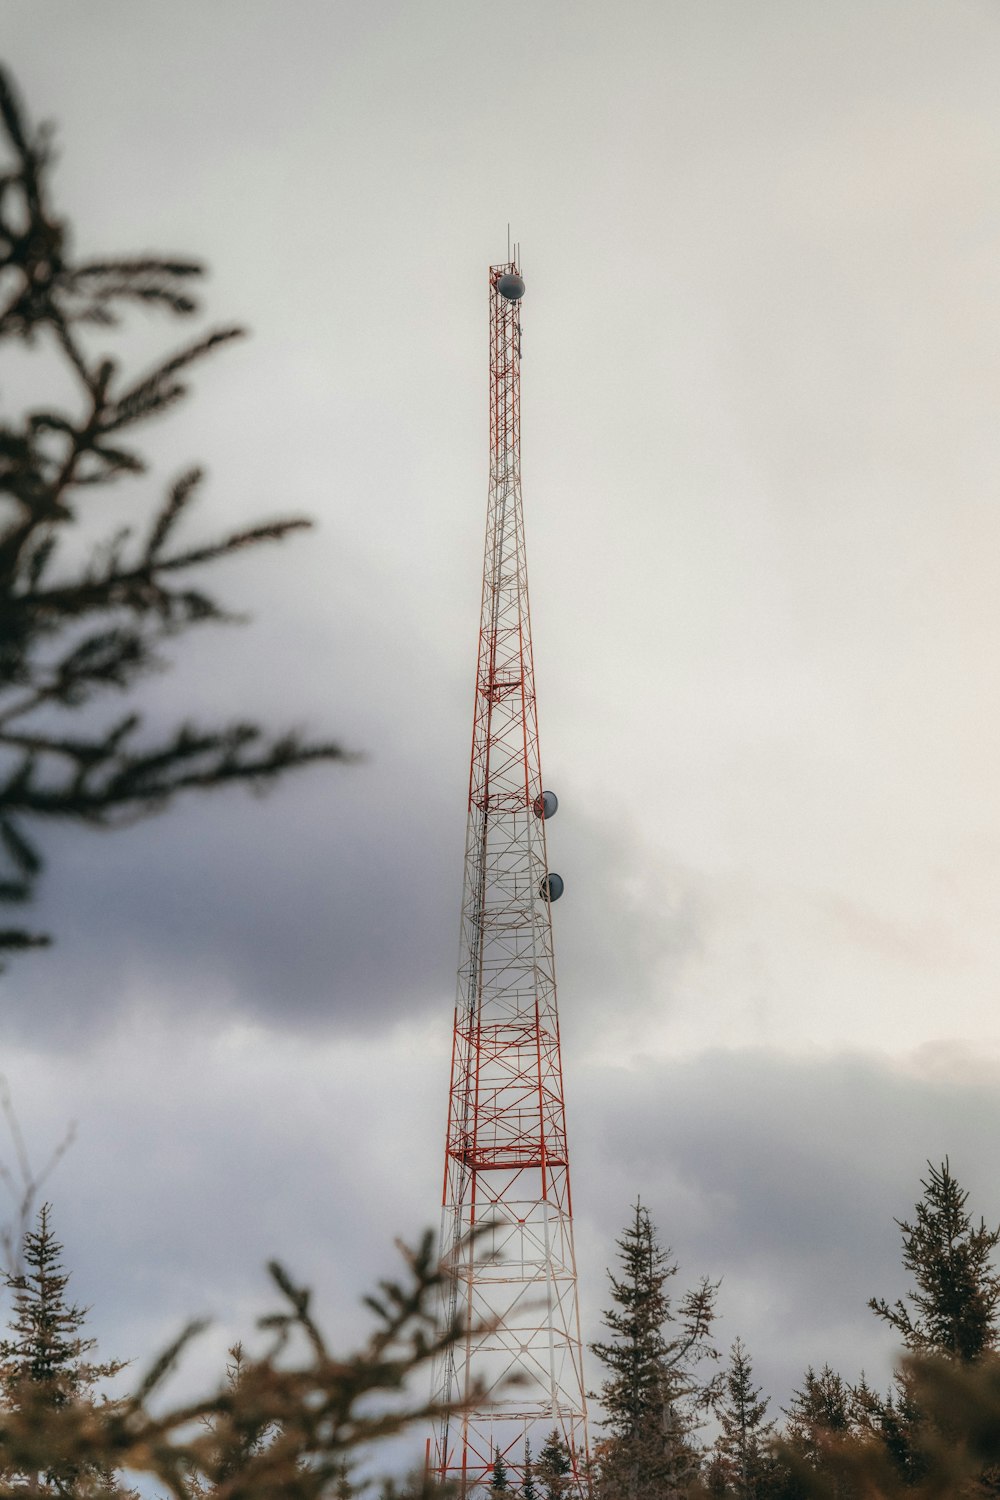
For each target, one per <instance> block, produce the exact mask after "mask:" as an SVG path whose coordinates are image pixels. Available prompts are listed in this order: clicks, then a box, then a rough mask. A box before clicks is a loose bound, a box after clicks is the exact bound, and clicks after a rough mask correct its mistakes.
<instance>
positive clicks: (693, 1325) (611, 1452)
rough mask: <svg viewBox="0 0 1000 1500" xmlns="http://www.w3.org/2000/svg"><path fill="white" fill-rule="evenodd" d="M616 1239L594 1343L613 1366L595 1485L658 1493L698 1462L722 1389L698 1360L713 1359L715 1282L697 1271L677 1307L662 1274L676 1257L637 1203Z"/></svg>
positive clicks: (604, 1392) (616, 1491)
mask: <svg viewBox="0 0 1000 1500" xmlns="http://www.w3.org/2000/svg"><path fill="white" fill-rule="evenodd" d="M617 1244H618V1251H619V1263H620V1266H621V1274H620V1275H619V1276H615V1275H614V1274H613V1273H612V1272H611V1271H609V1272H608V1277H609V1280H610V1282H611V1295H612V1301H613V1303H614V1306H612V1307H611V1308H609V1309H608V1310H607V1311H606V1312H605V1313H604V1324H605V1327H606V1328H608V1329H609V1330H610V1332H611V1334H612V1338H611V1339H610V1340H609V1341H608V1342H606V1343H595V1344H592V1345H591V1348H592V1349H593V1352H594V1353H595V1354H596V1355H597V1357H598V1359H600V1360H601V1362H602V1363H603V1364H604V1365H605V1367H606V1368H607V1370H608V1371H609V1375H608V1378H607V1379H606V1380H605V1381H604V1382H603V1384H602V1386H601V1391H600V1399H601V1401H602V1403H603V1406H604V1411H605V1419H604V1426H605V1428H606V1430H607V1432H608V1436H607V1438H606V1439H605V1440H604V1441H603V1443H601V1444H600V1445H599V1449H598V1469H599V1479H598V1490H599V1492H600V1493H601V1494H602V1495H604V1496H606V1497H607V1500H615V1497H617V1496H619V1495H621V1496H628V1497H629V1500H645V1497H647V1496H648V1497H650V1500H654V1497H656V1500H658V1497H660V1496H661V1495H662V1494H664V1493H670V1492H674V1491H676V1490H679V1489H680V1488H682V1487H683V1485H684V1484H685V1483H687V1482H688V1480H690V1479H691V1478H692V1477H693V1475H694V1474H695V1473H696V1472H697V1469H698V1461H699V1460H698V1449H697V1445H696V1442H695V1440H694V1434H695V1431H696V1429H697V1426H698V1425H699V1422H700V1413H701V1412H703V1411H704V1410H706V1409H707V1408H708V1407H709V1406H710V1405H711V1404H712V1402H713V1401H714V1400H715V1397H716V1395H717V1392H718V1379H717V1378H713V1379H709V1380H707V1381H706V1380H704V1379H703V1378H702V1376H701V1374H700V1372H699V1368H698V1367H699V1365H700V1364H701V1362H702V1361H703V1360H705V1359H708V1360H715V1359H717V1358H718V1353H717V1351H716V1350H715V1349H714V1347H713V1346H712V1343H711V1329H712V1323H713V1321H714V1318H715V1297H716V1293H717V1291H718V1283H712V1282H709V1281H708V1280H707V1279H705V1280H702V1282H701V1283H700V1284H699V1286H698V1287H696V1288H695V1289H694V1290H693V1291H689V1292H687V1293H686V1294H685V1295H684V1297H683V1298H682V1299H681V1301H680V1303H679V1304H678V1306H677V1307H676V1309H675V1308H674V1306H673V1303H672V1301H671V1298H670V1295H669V1293H668V1291H667V1283H668V1281H669V1279H670V1278H671V1277H672V1276H674V1275H676V1273H677V1264H676V1262H674V1261H671V1260H670V1258H669V1255H668V1254H667V1253H665V1252H664V1251H663V1250H662V1249H661V1247H660V1244H659V1242H658V1240H657V1236H656V1230H655V1228H654V1226H653V1224H652V1221H651V1219H650V1217H649V1211H648V1209H646V1208H645V1207H644V1206H643V1204H642V1203H641V1202H638V1201H637V1202H636V1205H635V1210H634V1214H633V1218H632V1222H631V1223H630V1224H629V1225H628V1226H627V1227H626V1229H625V1230H624V1231H623V1233H622V1234H621V1236H620V1238H619V1239H618V1241H617Z"/></svg>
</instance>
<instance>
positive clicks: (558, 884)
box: [538, 870, 566, 901]
mask: <svg viewBox="0 0 1000 1500" xmlns="http://www.w3.org/2000/svg"><path fill="white" fill-rule="evenodd" d="M565 889H566V887H565V885H564V884H563V878H562V876H561V875H557V874H556V872H555V870H553V871H552V874H551V875H546V876H545V879H544V880H543V881H542V882H541V884H540V885H539V887H538V894H539V895H540V896H541V898H542V900H543V901H546V900H548V901H558V900H559V897H560V896H561V895H562V893H563V891H564V890H565Z"/></svg>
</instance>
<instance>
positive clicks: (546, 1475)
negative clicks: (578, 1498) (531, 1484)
mask: <svg viewBox="0 0 1000 1500" xmlns="http://www.w3.org/2000/svg"><path fill="white" fill-rule="evenodd" d="M537 1472H538V1481H539V1483H540V1484H541V1486H542V1495H543V1497H544V1500H562V1496H563V1495H565V1493H566V1491H567V1490H568V1489H569V1487H570V1480H571V1476H572V1473H573V1465H572V1463H571V1462H570V1456H569V1449H568V1448H567V1447H566V1443H565V1441H564V1440H563V1436H562V1433H561V1432H560V1431H559V1429H558V1427H553V1429H552V1431H551V1432H550V1433H549V1435H548V1437H547V1438H546V1439H545V1442H544V1444H543V1445H542V1448H541V1451H540V1452H539V1454H538V1470H537Z"/></svg>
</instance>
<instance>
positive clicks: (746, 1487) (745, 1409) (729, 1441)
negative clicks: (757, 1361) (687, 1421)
mask: <svg viewBox="0 0 1000 1500" xmlns="http://www.w3.org/2000/svg"><path fill="white" fill-rule="evenodd" d="M767 1407H768V1398H767V1397H766V1396H765V1397H764V1399H763V1400H761V1394H760V1387H759V1386H755V1385H754V1383H753V1366H752V1364H751V1361H750V1356H749V1354H748V1353H747V1351H746V1349H745V1347H744V1345H743V1343H742V1342H741V1340H740V1339H736V1341H735V1343H734V1344H733V1346H732V1349H731V1351H730V1355H729V1368H728V1370H727V1371H726V1375H725V1380H724V1382H723V1390H722V1398H721V1400H720V1401H719V1403H718V1405H717V1407H716V1413H717V1415H718V1418H719V1425H720V1428H721V1431H720V1433H719V1436H718V1438H717V1439H716V1441H715V1445H714V1449H713V1454H714V1458H715V1460H716V1462H715V1464H714V1465H713V1477H715V1478H716V1483H717V1482H718V1479H719V1478H721V1480H722V1482H723V1487H724V1492H725V1493H726V1494H729V1495H734V1496H737V1497H738V1500H762V1496H763V1495H764V1494H765V1492H766V1490H767V1487H768V1485H769V1484H770V1482H771V1479H772V1477H773V1474H774V1460H773V1458H772V1456H771V1453H770V1446H769V1445H770V1441H771V1438H772V1437H773V1434H774V1423H773V1422H768V1421H766V1420H765V1414H766V1412H767ZM716 1476H717V1477H716ZM710 1488H711V1485H710Z"/></svg>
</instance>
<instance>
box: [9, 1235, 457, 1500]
mask: <svg viewBox="0 0 1000 1500" xmlns="http://www.w3.org/2000/svg"><path fill="white" fill-rule="evenodd" d="M61 1249H62V1247H61V1246H60V1245H59V1244H58V1242H57V1241H56V1240H55V1238H54V1236H53V1233H52V1228H51V1219H50V1210H49V1209H48V1206H46V1207H45V1208H43V1209H42V1210H41V1213H40V1214H39V1217H38V1222H37V1227H36V1229H35V1230H33V1231H30V1232H29V1234H28V1236H27V1237H26V1245H25V1256H24V1265H23V1268H22V1269H21V1270H20V1271H17V1272H9V1273H8V1275H7V1278H6V1281H7V1286H8V1289H9V1290H11V1291H12V1292H13V1293H14V1304H15V1315H14V1323H13V1326H12V1330H11V1331H12V1333H13V1334H14V1337H13V1338H11V1339H9V1340H7V1341H6V1342H4V1343H3V1344H0V1362H2V1363H0V1379H2V1386H0V1496H19V1497H24V1496H27V1495H46V1496H49V1495H53V1496H64V1497H69V1500H88V1497H91V1496H108V1495H113V1494H121V1495H124V1494H130V1493H133V1492H131V1491H130V1490H129V1489H128V1484H127V1483H126V1479H125V1477H123V1476H128V1477H129V1478H130V1479H136V1478H138V1476H140V1475H145V1476H147V1477H150V1478H153V1479H155V1481H156V1483H157V1486H158V1489H159V1492H160V1493H162V1494H164V1495H169V1496H176V1497H178V1500H200V1497H204V1496H206V1495H212V1496H216V1497H219V1500H237V1497H239V1500H253V1497H261V1500H263V1497H265V1496H267V1497H275V1496H278V1495H280V1496H285V1497H288V1500H325V1497H334V1500H342V1497H343V1496H345V1495H346V1494H350V1493H351V1488H352V1475H353V1470H354V1467H355V1465H356V1463H357V1462H358V1460H359V1458H360V1457H362V1456H363V1455H364V1454H365V1453H366V1451H367V1450H368V1448H369V1446H370V1445H371V1444H372V1443H375V1442H378V1441H379V1440H382V1439H384V1438H387V1437H390V1436H392V1435H393V1434H395V1433H398V1432H400V1431H402V1430H403V1429H404V1428H406V1427H407V1426H409V1425H410V1424H411V1423H413V1422H422V1423H425V1424H429V1423H430V1422H432V1421H433V1420H434V1419H435V1418H436V1417H438V1416H439V1415H441V1408H439V1407H436V1406H434V1405H433V1404H432V1403H430V1402H427V1401H421V1400H420V1399H419V1398H418V1399H414V1398H413V1396H412V1395H411V1394H410V1393H409V1392H408V1389H407V1382H408V1381H410V1379H411V1377H416V1381H415V1383H416V1384H418V1385H419V1384H421V1383H423V1384H425V1385H426V1384H428V1383H429V1382H428V1380H427V1372H426V1367H427V1365H428V1363H429V1361H431V1360H432V1359H434V1358H435V1357H436V1355H437V1354H438V1353H439V1352H440V1350H441V1349H442V1348H443V1347H444V1346H445V1345H446V1343H447V1342H448V1339H447V1338H442V1337H440V1335H438V1334H436V1333H435V1318H436V1313H437V1304H438V1297H439V1288H440V1274H439V1271H438V1268H437V1264H436V1259H435V1256H434V1254H433V1238H432V1236H431V1235H430V1234H427V1235H426V1236H425V1237H424V1239H423V1241H422V1242H421V1244H420V1245H419V1247H418V1248H417V1249H416V1250H408V1249H406V1248H405V1247H404V1246H401V1247H400V1249H401V1251H402V1254H403V1257H404V1261H405V1274H404V1277H403V1278H402V1279H401V1280H399V1281H384V1282H381V1283H380V1284H379V1287H378V1291H377V1293H376V1295H375V1296H372V1297H368V1298H366V1303H367V1306H368V1307H369V1309H370V1311H371V1313H372V1316H373V1320H374V1328H373V1332H372V1333H371V1335H370V1337H369V1339H368V1340H367V1342H366V1343H365V1344H364V1345H363V1347H362V1348H361V1349H359V1350H356V1351H354V1352H353V1353H349V1354H337V1353H335V1352H334V1350H333V1349H332V1348H331V1346H330V1344H329V1343H328V1341H327V1339H326V1337H325V1336H324V1334H323V1333H322V1331H321V1330H320V1328H319V1326H318V1324H317V1322H316V1319H315V1317H314V1315H313V1311H312V1307H311V1301H310V1296H309V1293H308V1291H306V1290H305V1289H303V1288H302V1287H299V1286H297V1285H295V1283H294V1282H293V1281H292V1279H291V1278H290V1277H289V1275H288V1273H287V1272H286V1271H285V1270H284V1269H283V1268H282V1267H281V1266H280V1265H278V1264H276V1263H272V1264H271V1266H270V1267H269V1269H270V1273H271V1277H272V1280H273V1282H274V1285H275V1288H276V1290H277V1292H278V1293H279V1295H280V1298H281V1303H280V1305H279V1306H278V1308H277V1309H276V1311H274V1312H273V1313H271V1314H269V1315H268V1316H266V1317H263V1318H261V1319H260V1322H259V1325H258V1326H259V1328H260V1329H262V1330H263V1331H264V1332H265V1333H266V1334H267V1336H268V1340H269V1343H268V1346H267V1347H266V1348H265V1349H264V1351H263V1353H261V1354H260V1355H258V1356H256V1357H253V1358H251V1357H249V1356H247V1355H246V1353H245V1352H244V1350H243V1348H242V1346H241V1345H237V1346H236V1347H235V1348H234V1349H233V1350H232V1351H231V1356H232V1360H233V1363H232V1364H231V1365H230V1367H229V1372H228V1379H227V1380H226V1381H225V1382H224V1383H223V1384H222V1385H221V1386H220V1387H219V1389H217V1390H215V1391H212V1392H211V1393H210V1394H208V1395H206V1396H204V1397H201V1398H197V1399H194V1400H191V1401H187V1402H184V1403H183V1404H182V1405H180V1406H176V1407H171V1406H169V1405H164V1386H165V1384H166V1382H167V1380H168V1377H169V1376H170V1374H171V1372H172V1371H173V1369H174V1367H175V1366H176V1364H177V1361H178V1359H179V1358H180V1357H181V1355H182V1353H183V1350H184V1348H185V1346H186V1345H187V1344H188V1343H189V1342H190V1340H191V1339H192V1338H194V1337H195V1336H196V1335H197V1334H198V1333H199V1332H200V1330H201V1328H202V1326H203V1325H201V1324H198V1323H193V1324H191V1325H190V1326H189V1327H188V1328H186V1329H185V1330H184V1331H183V1332H182V1334H181V1335H180V1337H179V1338H178V1339H177V1340H176V1341H175V1342H174V1343H173V1344H172V1345H171V1346H170V1348H168V1349H167V1350H165V1351H164V1352H163V1354H161V1355H160V1357H159V1358H158V1359H156V1360H155V1361H154V1362H153V1364H152V1365H151V1367H150V1368H149V1369H148V1370H147V1371H146V1373H145V1375H144V1376H142V1378H141V1379H140V1380H139V1381H138V1384H137V1387H136V1390H135V1394H134V1395H131V1396H128V1397H126V1398H123V1399H120V1400H115V1401H109V1400H107V1399H106V1398H104V1397H102V1396H100V1395H99V1394H98V1390H99V1387H100V1384H101V1383H102V1381H103V1380H104V1379H105V1378H106V1377H107V1376H109V1375H113V1374H116V1373H117V1372H118V1371H119V1370H121V1369H122V1368H124V1367H123V1366H122V1365H121V1364H120V1363H118V1362H106V1363H94V1362H92V1361H89V1360H88V1358H87V1356H88V1355H89V1354H90V1352H91V1350H92V1347H93V1345H92V1341H88V1340H86V1339H84V1338H83V1337H82V1335H81V1332H80V1330H81V1327H82V1323H83V1313H82V1311H81V1310H80V1309H79V1308H76V1307H74V1306H72V1305H71V1304H70V1303H69V1302H68V1301H67V1299H66V1281H67V1278H66V1276H65V1275H64V1274H63V1273H62V1271H61V1265H60V1256H61ZM421 1376H423V1377H424V1378H423V1381H421ZM411 1488H412V1487H411ZM415 1488H416V1489H417V1490H419V1489H420V1488H421V1485H420V1484H419V1482H418V1483H417V1484H416V1487H415Z"/></svg>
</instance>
